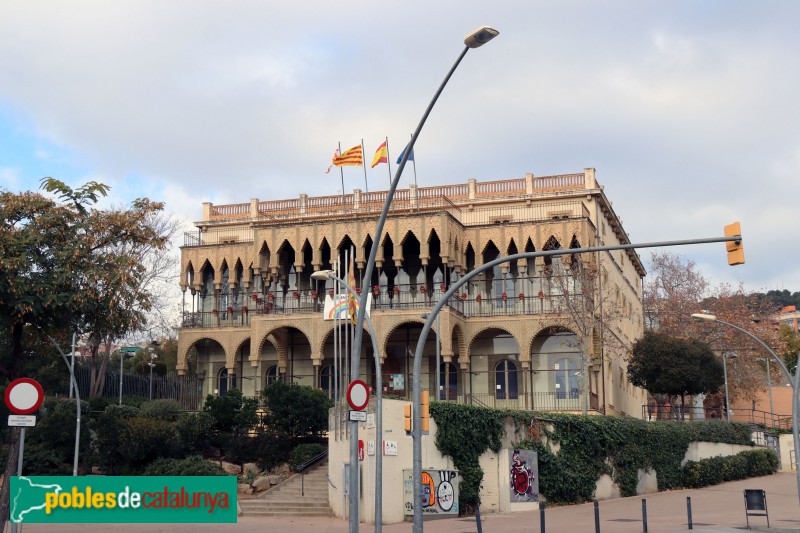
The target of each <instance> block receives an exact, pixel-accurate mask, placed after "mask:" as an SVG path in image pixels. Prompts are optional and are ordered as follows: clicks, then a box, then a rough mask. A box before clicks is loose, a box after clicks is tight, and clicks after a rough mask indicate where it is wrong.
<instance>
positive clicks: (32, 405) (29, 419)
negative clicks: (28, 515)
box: [5, 378, 44, 533]
mask: <svg viewBox="0 0 800 533" xmlns="http://www.w3.org/2000/svg"><path fill="white" fill-rule="evenodd" d="M5 400H6V407H8V410H9V411H11V412H12V413H14V414H12V415H9V416H8V425H9V426H18V427H19V457H18V458H17V475H18V476H21V475H22V455H23V453H24V452H25V427H33V426H35V425H36V417H35V416H33V415H31V413H35V412H36V410H37V409H39V407H41V406H42V402H43V401H44V390H43V389H42V386H41V385H39V382H38V381H36V380H34V379H31V378H19V379H15V380H14V381H12V382H11V383H10V384H9V386H8V388H6V395H5ZM11 530H12V532H14V533H16V531H17V525H16V524H11Z"/></svg>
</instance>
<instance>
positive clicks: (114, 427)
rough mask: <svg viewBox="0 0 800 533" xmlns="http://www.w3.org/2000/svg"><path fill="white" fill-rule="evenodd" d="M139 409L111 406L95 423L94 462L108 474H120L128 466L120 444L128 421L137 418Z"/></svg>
mask: <svg viewBox="0 0 800 533" xmlns="http://www.w3.org/2000/svg"><path fill="white" fill-rule="evenodd" d="M138 414H139V409H138V408H136V407H132V406H129V405H109V406H107V407H106V409H105V411H103V412H102V413H101V414H100V415H99V416H98V417H97V419H96V420H95V421H94V423H93V430H94V433H95V438H94V443H93V444H94V448H93V460H94V462H95V464H97V465H98V466H100V467H101V468H102V469H103V470H104V471H105V472H107V473H108V474H119V470H120V468H121V467H122V466H123V465H125V464H127V458H126V457H125V456H124V455H123V454H122V453H121V448H120V443H121V442H122V439H123V433H124V431H125V429H126V424H125V421H126V420H130V419H131V418H134V417H136V416H137V415H138Z"/></svg>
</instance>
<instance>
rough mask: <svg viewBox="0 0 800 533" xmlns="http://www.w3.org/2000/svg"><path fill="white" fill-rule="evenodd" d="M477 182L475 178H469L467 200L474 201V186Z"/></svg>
mask: <svg viewBox="0 0 800 533" xmlns="http://www.w3.org/2000/svg"><path fill="white" fill-rule="evenodd" d="M477 181H478V180H476V179H475V178H470V179H469V183H468V187H469V199H470V200H474V199H475V185H476V183H477Z"/></svg>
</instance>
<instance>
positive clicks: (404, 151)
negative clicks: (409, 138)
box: [397, 145, 414, 165]
mask: <svg viewBox="0 0 800 533" xmlns="http://www.w3.org/2000/svg"><path fill="white" fill-rule="evenodd" d="M406 150H408V145H406V147H405V148H403V151H402V152H400V157H398V158H397V164H398V165H399V164H400V161H402V160H403V155H404V154H405V153H406ZM408 160H409V161H413V160H414V149H413V148H412V149H411V153H410V154H408Z"/></svg>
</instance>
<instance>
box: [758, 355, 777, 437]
mask: <svg viewBox="0 0 800 533" xmlns="http://www.w3.org/2000/svg"><path fill="white" fill-rule="evenodd" d="M756 361H761V362H763V363H765V364H766V365H767V387H768V388H769V414H770V420H771V421H772V427H773V428H774V427H775V405H774V404H773V403H772V376H770V371H769V365H770V360H769V359H768V358H767V357H759V358H758V359H756Z"/></svg>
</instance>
